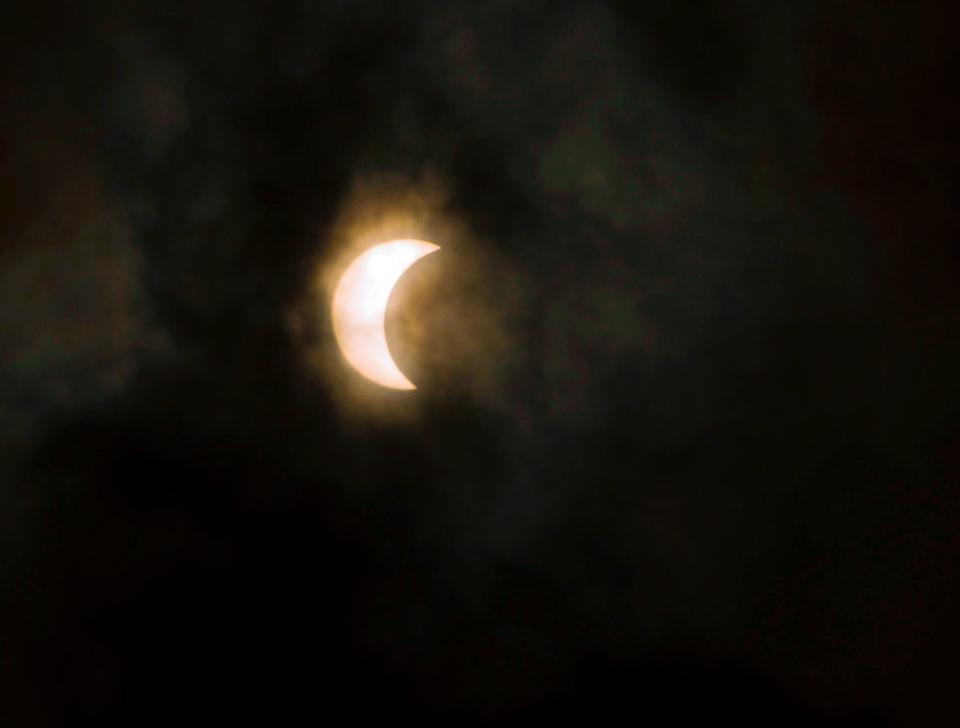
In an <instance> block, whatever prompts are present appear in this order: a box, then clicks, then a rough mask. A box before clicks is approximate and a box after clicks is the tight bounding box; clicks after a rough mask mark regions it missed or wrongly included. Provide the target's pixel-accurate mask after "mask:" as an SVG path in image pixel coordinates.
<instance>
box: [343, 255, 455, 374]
mask: <svg viewBox="0 0 960 728" xmlns="http://www.w3.org/2000/svg"><path fill="white" fill-rule="evenodd" d="M439 249H440V246H439V245H435V244H434V243H429V242H427V241H426V240H413V239H402V240H391V241H390V242H387V243H381V244H380V245H375V246H373V247H372V248H369V249H367V250H366V251H364V252H363V253H361V254H360V255H359V256H358V257H357V258H356V259H354V261H353V262H352V263H351V264H350V265H349V266H348V267H347V269H346V270H345V271H344V273H343V275H342V276H340V280H339V281H338V282H337V286H336V288H335V289H334V292H333V305H332V314H333V335H334V337H335V338H336V340H337V345H338V346H339V347H340V351H341V352H342V353H343V356H344V358H345V359H346V360H347V361H348V362H349V363H350V365H351V366H352V367H353V368H354V369H356V370H357V371H358V372H360V374H362V375H363V376H364V377H366V378H367V379H369V380H370V381H372V382H376V383H377V384H379V385H381V386H383V387H388V388H390V389H408V390H409V389H416V388H417V387H416V385H415V384H413V382H411V381H410V380H409V379H407V378H406V376H404V374H403V372H401V371H400V369H399V368H398V367H397V364H396V362H395V361H394V360H393V356H392V355H391V353H390V349H389V347H388V346H387V335H386V331H385V329H384V319H385V317H386V313H387V303H388V302H389V301H390V294H391V293H392V292H393V288H394V286H395V285H396V284H397V281H399V280H400V277H401V276H402V275H403V274H404V272H406V270H407V269H408V268H409V267H410V266H412V265H413V264H414V263H416V262H417V261H418V260H420V259H421V258H423V257H424V256H426V255H429V254H430V253H433V252H435V251H437V250H439Z"/></svg>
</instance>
